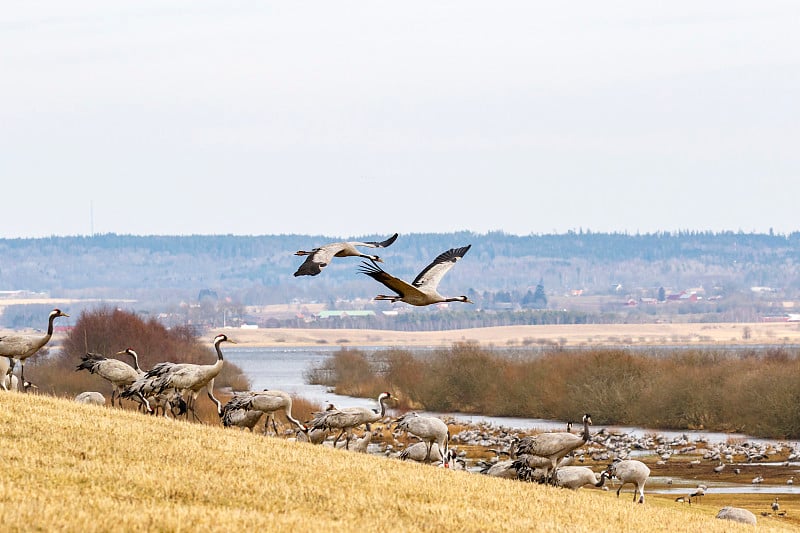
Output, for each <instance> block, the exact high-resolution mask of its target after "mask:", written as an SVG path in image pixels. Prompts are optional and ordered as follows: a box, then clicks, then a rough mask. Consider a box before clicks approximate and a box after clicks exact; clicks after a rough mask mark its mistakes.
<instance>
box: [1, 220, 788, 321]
mask: <svg viewBox="0 0 800 533" xmlns="http://www.w3.org/2000/svg"><path fill="white" fill-rule="evenodd" d="M386 237H388V235H361V236H354V238H355V239H358V240H383V239H385V238H386ZM335 240H341V239H337V238H331V237H327V236H322V235H261V236H233V235H213V236H207V235H191V236H133V235H116V234H104V235H96V236H91V237H88V236H86V237H51V238H42V239H0V257H2V260H1V262H0V290H4V291H13V290H24V291H31V292H35V293H45V294H47V295H49V296H51V297H54V298H55V297H65V298H108V299H113V298H125V299H134V300H137V301H139V302H141V304H142V305H143V306H148V307H153V306H155V307H157V306H159V305H160V306H163V305H165V303H166V302H172V303H178V302H181V301H183V302H197V301H198V300H199V299H200V296H201V294H203V295H205V296H210V297H220V298H226V299H228V301H231V302H234V303H236V304H239V305H242V306H253V305H267V304H284V303H292V302H322V303H327V304H328V306H329V307H330V308H335V307H336V306H337V302H342V301H353V300H369V299H371V298H372V297H373V296H375V295H376V294H378V292H385V291H384V288H383V287H382V286H380V285H379V284H377V283H376V282H374V281H373V280H370V279H369V278H367V277H366V276H363V275H361V274H359V273H358V272H357V266H358V264H359V260H357V259H355V258H344V259H337V260H335V261H333V262H332V264H331V265H330V266H328V267H327V268H326V269H325V270H324V271H323V272H322V274H321V275H319V276H315V277H301V278H295V277H293V275H292V274H293V272H294V271H295V270H296V268H297V266H298V265H299V264H300V263H301V262H302V259H303V258H301V257H297V256H295V255H293V254H294V252H295V251H297V250H299V249H310V248H313V247H314V246H318V245H321V244H325V243H327V242H331V241H335ZM466 244H471V245H472V248H471V250H470V252H469V253H468V254H467V255H466V257H465V258H464V259H463V260H462V261H461V262H459V264H458V265H457V266H456V268H454V269H453V270H452V271H451V272H450V273H449V274H448V275H447V276H446V277H445V279H444V280H443V282H442V285H441V287H440V289H441V290H442V292H443V293H448V294H450V293H451V294H454V295H460V294H467V295H470V297H471V298H477V299H478V300H479V306H480V308H482V309H492V308H494V309H499V310H503V309H513V308H515V307H517V306H519V305H521V302H522V300H523V299H524V298H525V296H526V295H527V296H528V301H531V300H532V298H531V295H532V294H533V291H535V288H536V286H537V284H539V283H540V282H541V284H542V286H543V288H544V290H545V294H546V295H547V298H548V300H549V303H548V307H549V308H554V305H555V304H557V305H559V306H562V307H563V306H564V305H565V304H564V301H565V300H564V299H565V298H570V297H572V298H573V299H572V300H569V301H567V303H569V304H570V305H572V304H573V303H574V304H576V305H578V304H579V303H582V302H586V303H587V304H584V305H588V302H594V303H593V305H594V307H591V306H589V307H586V308H587V309H591V310H592V312H603V311H604V309H603V305H604V304H603V302H613V303H614V304H616V303H619V302H628V301H630V302H632V305H633V304H640V303H641V302H642V301H644V302H649V301H651V300H653V299H658V298H659V295H660V294H659V293H660V292H661V295H662V296H663V297H664V298H666V297H668V296H670V295H672V296H673V297H675V298H677V297H679V296H680V295H682V294H683V295H686V294H692V292H694V293H696V294H698V295H699V296H700V297H701V299H706V300H707V301H716V300H718V299H722V300H723V301H724V299H727V300H730V298H731V297H732V296H734V295H737V297H738V298H745V299H746V300H747V301H748V302H749V301H750V300H752V298H754V295H753V294H752V292H753V291H751V287H757V288H758V289H757V290H758V291H760V292H761V294H760V295H759V296H758V297H757V298H761V299H763V297H764V295H768V296H769V301H770V302H771V304H770V305H773V304H774V303H775V302H784V301H795V300H798V293H799V292H800V276H798V272H800V269H798V263H800V233H792V234H790V235H770V234H755V233H742V232H723V233H709V232H690V231H687V232H677V233H666V232H665V233H655V234H635V235H631V234H622V233H611V234H609V233H592V232H570V233H566V234H551V235H529V236H516V235H508V234H505V233H502V232H492V233H487V234H476V233H471V232H456V233H416V234H407V235H400V237H399V238H398V239H397V242H395V243H394V244H393V245H392V246H391V247H389V248H386V249H383V250H380V254H379V255H381V257H382V258H383V259H384V261H385V263H384V264H383V265H382V266H383V267H384V268H385V269H386V270H387V271H389V272H390V273H392V274H394V275H396V276H399V277H403V278H405V279H409V280H411V279H413V278H414V276H416V274H417V273H418V272H419V270H421V269H422V268H423V267H424V266H425V265H427V264H428V263H429V262H430V261H431V260H432V259H433V258H434V257H435V256H436V255H438V254H439V253H440V252H442V251H444V250H447V249H449V248H452V247H456V246H463V245H466ZM529 292H530V293H531V294H528V293H529ZM592 298H594V300H592ZM643 299H644V300H643ZM755 301H756V302H757V301H758V300H755ZM719 305H722V304H719ZM767 311H769V309H759V310H758V311H757V312H758V313H762V312H767ZM773 311H776V312H777V311H782V309H773ZM748 318H749V319H752V318H753V317H752V316H751V317H748ZM727 319H728V320H730V319H734V320H735V319H736V317H727Z"/></svg>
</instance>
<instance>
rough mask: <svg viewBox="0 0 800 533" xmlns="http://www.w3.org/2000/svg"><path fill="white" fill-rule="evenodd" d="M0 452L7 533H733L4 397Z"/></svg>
mask: <svg viewBox="0 0 800 533" xmlns="http://www.w3.org/2000/svg"><path fill="white" fill-rule="evenodd" d="M0 445H1V446H2V448H3V450H4V455H5V457H6V458H7V460H6V464H5V468H4V473H3V474H4V475H3V477H2V480H0V512H2V515H3V526H4V530H6V531H32V530H46V531H52V530H59V531H81V532H93V531H110V530H124V531H134V530H135V531H178V530H184V531H187V530H189V531H204V530H208V531H239V530H244V531H256V530H268V531H288V530H296V529H297V528H301V527H302V528H309V527H311V528H313V529H314V530H317V531H348V532H350V531H352V530H353V529H354V528H363V527H366V528H367V529H374V530H388V529H391V530H393V531H431V530H438V531H525V530H527V531H534V530H535V531H567V530H569V531H589V530H592V531H597V530H600V531H615V532H617V531H649V530H653V529H654V527H657V529H659V530H674V531H707V532H714V531H720V532H722V531H733V530H736V526H735V525H734V524H731V523H721V522H720V521H717V520H715V519H714V518H713V514H712V513H711V512H710V511H701V510H696V509H691V510H689V509H685V510H684V509H673V508H668V507H667V505H662V504H661V503H659V502H655V503H650V502H648V504H646V505H635V504H631V503H630V502H628V501H618V500H617V499H616V498H615V497H614V496H613V494H611V493H607V492H601V491H597V490H583V491H579V492H577V493H574V492H566V491H561V490H558V489H554V488H549V487H542V486H538V485H530V484H525V483H519V482H510V481H505V480H499V479H489V478H486V477H483V476H479V475H475V474H468V473H464V472H457V471H449V470H445V469H439V468H434V467H431V466H427V465H417V464H407V463H404V462H400V461H395V460H391V459H387V458H384V457H376V456H365V455H362V454H354V453H350V452H345V451H342V450H333V449H331V448H328V447H322V446H311V445H308V444H301V443H296V442H289V441H285V440H282V439H275V438H265V437H263V436H259V435H253V434H250V433H246V432H241V431H236V430H226V429H223V428H221V427H218V426H210V425H203V424H191V423H186V422H182V421H175V420H166V419H161V418H154V417H147V416H143V415H140V414H137V413H134V412H130V411H122V410H118V409H110V408H107V407H95V406H85V405H78V404H75V403H73V402H71V401H68V400H64V399H59V398H52V397H45V396H32V395H22V394H13V393H6V394H1V395H0ZM656 524H657V526H656ZM760 529H761V530H762V531H767V530H770V529H768V528H764V527H761V528H760ZM742 530H745V529H744V528H743V529H742ZM773 530H775V531H780V530H781V529H773Z"/></svg>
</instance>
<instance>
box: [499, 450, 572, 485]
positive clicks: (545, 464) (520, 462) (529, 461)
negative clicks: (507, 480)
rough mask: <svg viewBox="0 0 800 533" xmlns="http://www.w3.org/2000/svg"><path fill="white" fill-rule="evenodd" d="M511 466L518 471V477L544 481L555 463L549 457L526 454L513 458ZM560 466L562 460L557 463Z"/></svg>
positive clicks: (524, 479)
mask: <svg viewBox="0 0 800 533" xmlns="http://www.w3.org/2000/svg"><path fill="white" fill-rule="evenodd" d="M523 440H524V439H523ZM511 466H512V467H513V469H514V471H515V472H516V473H517V476H516V477H517V479H519V480H522V481H537V482H540V483H544V482H546V481H548V476H547V475H548V473H549V472H550V470H551V469H552V468H553V463H552V462H551V460H550V458H549V457H540V456H538V455H528V454H524V455H519V456H518V457H517V458H516V459H514V460H512V462H511ZM558 466H561V462H559V463H558V464H557V467H558ZM553 479H555V478H553Z"/></svg>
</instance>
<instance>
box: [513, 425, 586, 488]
mask: <svg viewBox="0 0 800 533" xmlns="http://www.w3.org/2000/svg"><path fill="white" fill-rule="evenodd" d="M591 423H592V417H591V416H590V415H589V413H586V414H585V415H583V433H582V435H580V436H579V435H574V434H572V433H566V432H553V433H539V434H538V435H533V436H531V437H525V438H523V439H521V440H520V442H519V446H517V455H520V456H522V455H535V456H538V457H545V458H547V459H549V460H550V467H549V468H548V469H547V476H546V477H547V480H548V481H552V480H553V479H554V477H553V476H554V474H555V470H556V468H557V466H558V463H559V461H561V459H562V458H563V457H564V456H565V455H567V454H568V453H569V452H571V451H573V450H577V449H578V448H580V447H581V446H583V445H584V444H586V443H587V442H588V441H589V425H590V424H591Z"/></svg>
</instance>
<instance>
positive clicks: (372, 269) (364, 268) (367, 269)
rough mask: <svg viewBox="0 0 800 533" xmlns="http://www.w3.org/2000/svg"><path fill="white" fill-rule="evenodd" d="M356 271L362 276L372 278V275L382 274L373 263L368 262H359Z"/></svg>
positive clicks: (379, 268)
mask: <svg viewBox="0 0 800 533" xmlns="http://www.w3.org/2000/svg"><path fill="white" fill-rule="evenodd" d="M358 271H359V272H361V273H362V274H366V275H367V276H372V275H374V274H378V273H381V272H383V269H382V268H381V267H379V266H378V265H376V264H375V263H374V262H369V261H361V265H360V266H359V267H358Z"/></svg>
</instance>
